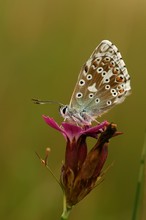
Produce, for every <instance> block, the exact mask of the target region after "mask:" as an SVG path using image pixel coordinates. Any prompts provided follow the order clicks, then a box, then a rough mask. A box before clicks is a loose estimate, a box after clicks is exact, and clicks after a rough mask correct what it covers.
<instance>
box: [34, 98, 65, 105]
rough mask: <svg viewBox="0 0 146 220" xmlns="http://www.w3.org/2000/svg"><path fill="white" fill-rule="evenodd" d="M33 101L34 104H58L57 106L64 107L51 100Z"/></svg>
mask: <svg viewBox="0 0 146 220" xmlns="http://www.w3.org/2000/svg"><path fill="white" fill-rule="evenodd" d="M32 101H33V103H34V104H40V105H43V104H51V103H53V104H57V105H60V106H63V104H62V103H60V102H57V101H51V100H39V99H32Z"/></svg>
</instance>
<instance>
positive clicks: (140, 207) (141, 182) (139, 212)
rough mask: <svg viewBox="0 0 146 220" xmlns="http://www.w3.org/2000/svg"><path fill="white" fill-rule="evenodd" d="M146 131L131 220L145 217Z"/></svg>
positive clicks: (139, 219) (140, 219)
mask: <svg viewBox="0 0 146 220" xmlns="http://www.w3.org/2000/svg"><path fill="white" fill-rule="evenodd" d="M145 207H146V131H145V137H144V145H143V149H142V154H141V160H140V169H139V176H138V182H137V188H136V195H135V202H134V208H133V215H132V220H145V219H146V208H145Z"/></svg>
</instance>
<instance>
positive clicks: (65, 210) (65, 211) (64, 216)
mask: <svg viewBox="0 0 146 220" xmlns="http://www.w3.org/2000/svg"><path fill="white" fill-rule="evenodd" d="M71 209H72V207H67V204H66V197H65V194H64V195H63V213H62V215H61V220H67V219H68V217H69V214H70V212H71Z"/></svg>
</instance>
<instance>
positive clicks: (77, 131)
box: [62, 122, 82, 141]
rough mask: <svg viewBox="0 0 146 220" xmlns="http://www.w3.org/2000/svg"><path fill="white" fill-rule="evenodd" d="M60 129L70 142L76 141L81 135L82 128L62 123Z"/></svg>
mask: <svg viewBox="0 0 146 220" xmlns="http://www.w3.org/2000/svg"><path fill="white" fill-rule="evenodd" d="M62 127H63V128H64V131H65V133H66V135H67V137H68V138H69V140H70V141H72V140H73V138H75V139H76V140H77V139H78V138H79V137H80V135H81V132H82V128H81V127H79V126H77V125H74V124H70V123H67V122H62Z"/></svg>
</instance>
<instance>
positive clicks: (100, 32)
mask: <svg viewBox="0 0 146 220" xmlns="http://www.w3.org/2000/svg"><path fill="white" fill-rule="evenodd" d="M103 39H108V40H110V41H112V42H113V43H114V44H116V45H117V47H118V48H119V50H120V51H121V53H122V56H123V58H124V60H125V63H126V65H127V67H128V70H129V74H130V75H131V84H132V95H131V96H129V97H128V98H127V99H126V101H125V102H124V103H123V104H122V105H119V106H117V107H115V108H114V109H112V110H111V111H110V112H109V113H108V114H106V115H104V116H103V117H102V119H101V120H104V119H107V120H108V121H112V122H115V123H117V124H118V129H119V130H120V131H123V132H124V135H122V136H119V137H117V138H115V139H113V140H112V141H111V143H110V147H109V157H108V160H107V163H106V165H108V164H110V163H111V162H112V161H115V163H114V166H113V167H112V168H111V169H110V171H109V172H108V173H107V176H106V179H105V181H104V183H102V184H101V185H100V186H99V187H98V188H96V189H95V190H94V191H93V192H92V193H91V194H90V195H89V196H88V197H86V198H85V199H84V200H83V201H82V202H81V203H80V204H78V205H77V206H76V207H75V208H74V210H73V212H72V213H71V216H70V220H73V219H76V220H79V219H84V220H86V219H100V220H116V219H118V220H129V219H131V215H132V208H133V203H134V196H135V189H136V183H137V177H138V170H139V159H140V154H141V150H142V145H143V137H144V131H145V128H146V123H145V122H146V120H145V114H146V106H145V104H146V98H145V91H146V73H145V62H146V61H145V54H146V43H145V39H146V1H144V0H123V1H117V0H111V1H106V0H102V1H96V0H90V1H89V0H87V1H83V0H78V1H77V0H75V1H67V0H62V1H59V0H58V1H57V0H53V1H51V0H25V1H24V0H13V1H12V0H5V1H0V74H1V86H0V103H1V120H0V121H1V125H0V127H1V131H0V134H1V135H0V136H1V138H0V141H1V149H0V171H1V174H0V219H5V220H13V219H15V220H18V219H21V220H46V219H53V220H57V219H60V215H61V212H62V192H61V190H60V188H59V186H58V185H57V183H56V182H55V180H54V179H53V178H52V177H51V175H50V174H49V173H48V171H47V170H46V169H45V168H44V167H43V166H41V164H40V162H39V160H38V158H37V157H36V155H35V151H37V152H38V153H39V154H40V155H42V156H43V155H44V152H45V148H46V147H50V148H51V154H50V157H49V164H50V166H51V168H52V169H53V171H54V173H55V174H56V175H57V176H58V177H59V174H60V167H61V163H62V160H63V159H64V150H65V141H64V139H63V137H62V136H61V135H60V134H59V133H57V132H56V131H55V130H53V129H51V128H49V127H48V126H47V125H46V124H45V123H44V121H43V119H42V117H41V115H42V114H46V115H49V116H51V117H54V118H55V119H56V120H57V121H58V122H59V123H61V121H62V118H61V117H60V115H59V113H58V107H57V106H56V105H46V106H45V105H41V106H37V105H34V104H32V103H31V98H41V99H51V100H58V101H60V102H62V103H65V104H67V103H69V100H70V97H71V94H72V91H73V88H74V85H75V83H76V80H77V76H78V73H79V71H80V68H81V66H82V64H83V63H84V62H85V61H86V60H87V59H88V57H89V56H90V54H91V53H92V51H93V49H94V48H95V47H96V46H97V45H98V44H99V43H100V41H101V40H103Z"/></svg>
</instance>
